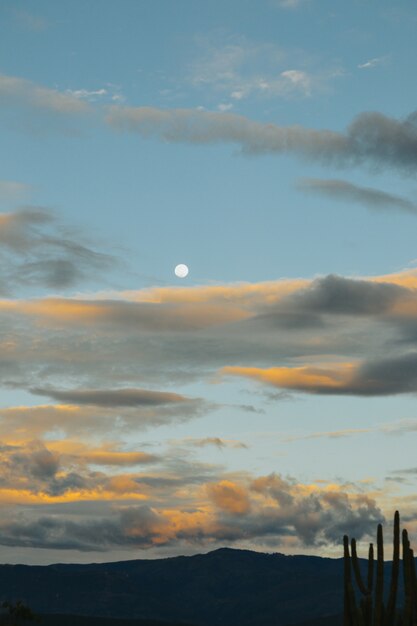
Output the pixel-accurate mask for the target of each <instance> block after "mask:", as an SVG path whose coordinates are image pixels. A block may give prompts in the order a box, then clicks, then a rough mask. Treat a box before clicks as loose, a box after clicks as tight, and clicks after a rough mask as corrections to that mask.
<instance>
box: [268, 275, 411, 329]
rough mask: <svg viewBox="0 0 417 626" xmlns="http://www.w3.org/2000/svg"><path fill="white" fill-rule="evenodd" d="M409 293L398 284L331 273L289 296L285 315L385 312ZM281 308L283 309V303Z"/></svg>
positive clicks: (285, 306) (306, 316)
mask: <svg viewBox="0 0 417 626" xmlns="http://www.w3.org/2000/svg"><path fill="white" fill-rule="evenodd" d="M408 294H409V290H408V289H406V288H404V287H400V286H398V285H394V284H390V283H377V282H372V281H369V280H358V279H350V278H343V277H342V276H337V275H334V274H329V275H328V276H326V277H324V278H318V279H316V280H314V281H313V282H312V283H311V284H310V285H309V286H308V287H306V288H305V289H300V290H299V291H297V292H296V293H295V294H292V295H290V296H288V297H287V298H286V299H285V300H284V301H283V302H282V305H281V306H282V309H283V312H284V314H285V313H286V309H289V310H290V311H291V313H296V314H297V315H301V316H303V315H304V316H305V318H303V317H302V318H301V321H303V320H309V317H308V316H309V315H311V314H313V315H314V314H326V315H381V314H383V313H385V312H387V311H388V309H389V308H390V307H391V306H392V305H393V304H394V303H395V302H396V301H398V300H399V299H400V298H402V297H404V296H407V295H408ZM277 309H278V312H279V310H280V306H278V307H277Z"/></svg>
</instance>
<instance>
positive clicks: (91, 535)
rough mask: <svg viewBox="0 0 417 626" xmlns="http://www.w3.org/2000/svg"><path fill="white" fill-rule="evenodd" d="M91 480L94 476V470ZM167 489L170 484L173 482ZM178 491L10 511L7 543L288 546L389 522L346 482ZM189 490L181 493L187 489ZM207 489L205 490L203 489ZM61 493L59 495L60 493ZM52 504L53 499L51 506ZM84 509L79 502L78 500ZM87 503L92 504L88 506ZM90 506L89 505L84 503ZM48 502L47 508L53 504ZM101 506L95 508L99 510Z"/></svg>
mask: <svg viewBox="0 0 417 626" xmlns="http://www.w3.org/2000/svg"><path fill="white" fill-rule="evenodd" d="M90 480H93V481H94V480H95V478H94V476H92V477H90ZM167 489H171V492H172V485H171V486H170V487H168V485H167ZM185 493H186V495H185V496H184V491H182V492H177V493H176V494H175V496H174V498H173V499H172V497H171V500H173V501H172V502H171V505H170V506H166V504H165V506H164V503H157V502H156V501H154V502H152V499H151V500H148V501H147V502H142V503H139V504H136V505H132V504H130V505H127V506H126V505H123V503H121V505H120V506H113V507H112V508H109V503H107V507H106V508H103V503H101V504H100V503H97V504H96V505H94V507H92V506H91V502H90V503H89V508H90V515H87V516H86V515H85V514H84V515H80V513H79V512H78V514H77V513H76V509H74V513H73V514H72V515H71V518H70V519H68V517H67V515H65V511H66V510H68V506H69V505H67V509H64V508H63V506H62V505H61V507H60V506H59V505H55V506H54V515H53V516H52V515H48V514H47V513H44V512H42V513H41V514H39V509H37V510H33V511H32V512H30V511H28V510H26V511H25V512H23V513H22V514H21V515H20V516H19V517H17V516H14V515H13V513H12V514H11V513H10V510H9V511H7V515H3V517H2V521H1V523H0V544H2V545H10V546H30V547H37V548H60V549H63V550H74V549H75V550H80V551H106V550H109V549H112V548H113V549H114V548H115V547H117V546H122V547H124V548H126V549H129V548H131V547H136V548H151V547H153V546H158V547H159V548H161V547H163V546H167V545H176V546H177V547H178V546H180V545H182V546H185V545H187V544H191V545H209V546H211V547H213V546H216V545H219V544H220V545H221V543H222V542H224V541H228V542H232V543H234V542H237V543H239V542H241V541H248V540H256V541H258V542H259V543H260V544H261V545H262V544H264V545H265V544H267V545H269V546H271V545H274V546H285V544H286V540H288V539H289V538H291V539H292V542H293V543H292V545H294V541H293V540H294V538H296V540H297V542H298V543H299V545H300V546H304V547H305V546H323V545H325V544H329V543H330V544H337V545H338V544H340V538H341V536H342V535H343V534H344V533H349V534H353V535H354V536H355V537H356V538H357V539H361V538H362V537H365V536H367V535H370V534H373V532H374V530H375V525H376V524H377V523H378V522H382V521H384V518H383V515H382V513H381V510H380V509H379V507H378V506H377V504H376V502H375V501H374V500H373V499H371V498H370V497H369V496H367V495H366V494H363V493H355V491H353V492H352V491H351V492H350V493H349V490H347V489H346V488H345V489H343V488H342V487H341V486H340V485H335V484H333V485H327V486H326V487H324V488H323V487H319V486H318V485H316V484H314V483H311V484H303V483H297V482H296V481H295V480H293V479H286V478H283V477H282V476H280V475H277V474H270V475H267V476H260V477H248V476H246V477H243V476H242V477H240V479H236V478H235V479H234V480H231V479H230V478H227V477H223V478H220V479H219V480H218V481H215V482H212V481H209V482H207V481H206V482H202V483H201V484H199V485H196V490H195V491H192V490H191V491H190V489H188V490H187V491H186V492H185ZM181 494H182V495H181ZM203 494H205V497H204V496H203ZM56 499H57V500H58V502H59V498H58V496H56ZM49 506H50V505H49ZM77 506H78V508H79V503H78V505H77ZM85 506H87V503H86V505H85ZM84 508H85V507H84ZM44 509H45V510H46V511H47V509H48V505H45V507H44ZM95 510H96V511H100V514H99V515H97V514H96V515H94V511H95Z"/></svg>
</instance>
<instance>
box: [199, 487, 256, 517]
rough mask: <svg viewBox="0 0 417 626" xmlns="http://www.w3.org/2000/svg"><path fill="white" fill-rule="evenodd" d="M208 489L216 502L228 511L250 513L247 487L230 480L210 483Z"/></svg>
mask: <svg viewBox="0 0 417 626" xmlns="http://www.w3.org/2000/svg"><path fill="white" fill-rule="evenodd" d="M207 491H208V494H209V497H210V499H211V500H213V502H214V504H215V505H216V506H217V507H219V509H221V510H223V511H226V512H227V513H231V514H232V515H242V514H244V513H248V511H249V509H250V502H249V497H248V494H247V493H246V491H245V489H244V488H242V487H241V486H239V485H237V484H236V483H233V482H232V481H230V480H222V481H220V482H219V483H213V484H208V485H207Z"/></svg>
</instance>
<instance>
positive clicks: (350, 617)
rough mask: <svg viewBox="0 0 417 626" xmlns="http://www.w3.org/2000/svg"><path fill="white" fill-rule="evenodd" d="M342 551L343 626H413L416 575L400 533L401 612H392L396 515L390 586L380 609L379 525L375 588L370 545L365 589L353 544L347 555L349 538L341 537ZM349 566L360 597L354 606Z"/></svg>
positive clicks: (381, 560)
mask: <svg viewBox="0 0 417 626" xmlns="http://www.w3.org/2000/svg"><path fill="white" fill-rule="evenodd" d="M343 547H344V626H417V575H416V570H415V562H414V554H413V551H412V550H411V548H410V542H409V540H408V534H407V531H406V530H405V529H404V530H403V532H402V552H403V577H404V595H405V600H404V608H403V610H402V611H398V610H396V601H397V591H398V576H399V570H400V515H399V513H398V511H395V515H394V538H393V556H392V570H391V582H390V589H389V596H388V602H387V605H386V607H385V605H384V540H383V534H382V525H381V524H378V530H377V571H376V584H375V589H373V571H374V569H373V568H374V552H373V544H372V543H371V544H370V545H369V554H368V579H367V585H366V586H365V584H364V582H363V579H362V575H361V571H360V568H359V560H358V555H357V552H356V541H355V539H352V541H351V553H352V556H351V555H350V553H349V538H348V536H347V535H344V537H343ZM351 563H352V566H353V572H354V574H355V580H356V584H357V587H358V589H359V593H360V594H361V595H362V598H361V600H360V603H359V606H357V602H356V596H355V591H354V588H353V582H352V575H351Z"/></svg>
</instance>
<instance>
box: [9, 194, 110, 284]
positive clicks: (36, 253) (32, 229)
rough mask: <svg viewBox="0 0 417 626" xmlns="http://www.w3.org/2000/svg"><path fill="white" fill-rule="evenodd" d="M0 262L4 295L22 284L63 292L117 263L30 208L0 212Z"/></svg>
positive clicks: (42, 212) (51, 217)
mask: <svg viewBox="0 0 417 626" xmlns="http://www.w3.org/2000/svg"><path fill="white" fill-rule="evenodd" d="M6 188H7V185H6ZM0 193H1V185H0ZM78 237H79V239H82V237H81V236H80V235H78ZM0 260H1V262H2V269H1V272H0V278H1V279H2V281H3V283H4V285H5V286H4V287H3V289H4V291H5V292H6V293H7V292H11V291H14V289H15V288H16V287H18V286H25V285H39V286H45V287H49V288H52V289H65V288H67V287H72V286H73V285H75V284H77V283H79V282H81V281H83V280H87V279H88V278H89V277H90V275H91V274H92V273H93V274H94V275H96V274H97V273H99V272H103V271H109V270H111V269H112V268H113V266H115V265H116V264H117V261H116V258H115V257H113V256H111V255H109V254H104V253H102V252H97V251H95V250H93V249H92V248H90V247H88V246H86V245H84V244H83V243H81V241H80V240H78V241H77V240H76V239H75V238H74V236H67V235H66V234H65V231H64V230H63V228H62V226H61V225H60V224H59V222H58V220H57V219H56V217H55V216H54V215H53V214H52V213H51V212H50V211H47V210H46V209H44V208H41V207H31V206H28V207H24V208H21V209H19V210H17V211H15V212H13V213H0Z"/></svg>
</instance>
